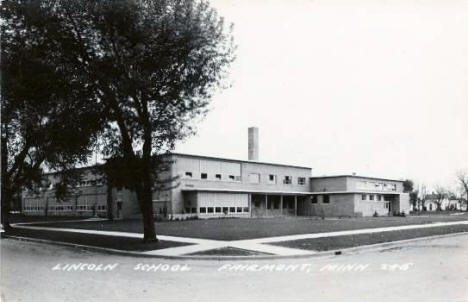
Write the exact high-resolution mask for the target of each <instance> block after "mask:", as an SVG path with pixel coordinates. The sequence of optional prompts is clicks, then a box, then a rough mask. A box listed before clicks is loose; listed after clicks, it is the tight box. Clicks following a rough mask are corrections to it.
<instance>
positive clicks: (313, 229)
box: [38, 213, 468, 240]
mask: <svg viewBox="0 0 468 302" xmlns="http://www.w3.org/2000/svg"><path fill="white" fill-rule="evenodd" d="M460 220H468V215H467V214H466V213H464V214H463V215H457V216H450V215H431V216H427V217H424V216H407V217H365V218H342V219H325V220H322V219H316V218H306V217H296V218H295V217H279V218H249V219H247V218H237V219H236V218H231V219H207V220H187V221H165V222H157V223H156V233H157V234H161V235H170V236H183V237H192V238H204V239H215V240H241V239H252V238H261V237H273V236H284V235H295V234H309V233H322V232H333V231H344V230H356V229H364V228H378V227H390V226H399V225H413V224H426V223H433V222H446V221H460ZM38 225H44V226H48V227H63V228H79V229H92V230H106V231H120V232H134V233H142V232H143V226H142V222H141V220H137V219H134V220H119V221H84V222H58V223H52V224H50V223H48V224H40V223H39V224H38Z"/></svg>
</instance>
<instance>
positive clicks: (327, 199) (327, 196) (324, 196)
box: [323, 195, 330, 203]
mask: <svg viewBox="0 0 468 302" xmlns="http://www.w3.org/2000/svg"><path fill="white" fill-rule="evenodd" d="M323 203H330V195H323Z"/></svg>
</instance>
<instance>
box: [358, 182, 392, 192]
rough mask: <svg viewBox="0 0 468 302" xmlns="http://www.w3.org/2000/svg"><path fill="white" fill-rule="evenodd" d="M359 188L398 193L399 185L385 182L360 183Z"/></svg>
mask: <svg viewBox="0 0 468 302" xmlns="http://www.w3.org/2000/svg"><path fill="white" fill-rule="evenodd" d="M357 188H358V189H361V190H379V191H396V190H397V185H396V184H392V183H385V182H375V181H360V182H358V185H357Z"/></svg>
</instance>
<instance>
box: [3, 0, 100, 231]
mask: <svg viewBox="0 0 468 302" xmlns="http://www.w3.org/2000/svg"><path fill="white" fill-rule="evenodd" d="M1 13H2V19H3V23H2V27H1V44H2V52H1V59H2V65H1V72H2V82H1V85H2V102H1V148H2V149H1V150H2V152H1V154H2V158H1V160H2V165H1V166H2V171H1V172H2V184H1V185H2V192H1V194H2V223H3V224H4V226H5V227H7V228H8V226H9V225H8V220H7V219H8V212H9V203H10V200H11V199H12V198H13V196H14V195H18V194H21V189H22V188H24V187H29V188H31V187H33V186H35V185H40V184H41V182H42V180H43V179H42V172H43V169H44V168H47V169H52V170H53V169H55V170H67V169H70V168H71V167H73V166H74V165H76V164H79V163H81V164H83V163H85V162H86V161H87V157H88V155H89V154H90V153H91V152H92V145H93V143H94V140H95V139H96V135H95V134H96V131H97V129H99V128H100V127H102V125H101V122H102V119H101V118H100V115H101V114H100V112H99V111H97V110H95V109H92V110H91V109H90V108H89V107H88V106H85V104H86V102H87V101H89V100H90V99H92V98H93V95H92V94H93V93H94V92H93V91H92V90H90V89H87V88H86V87H87V86H86V82H87V81H86V79H85V77H86V75H85V74H84V73H82V72H80V71H79V70H76V69H75V66H73V65H72V64H69V62H67V59H66V58H65V57H63V56H62V55H61V53H62V52H63V49H62V47H63V46H62V44H63V43H60V44H59V43H56V41H55V40H56V39H61V38H62V37H66V34H65V33H64V32H63V29H62V28H60V27H59V26H58V24H57V23H56V22H55V21H54V20H55V17H54V15H53V14H50V13H48V12H47V11H44V10H43V9H42V8H41V6H40V3H39V2H21V1H6V2H4V3H2V10H1ZM45 24H48V25H51V26H47V27H45V26H44V25H45Z"/></svg>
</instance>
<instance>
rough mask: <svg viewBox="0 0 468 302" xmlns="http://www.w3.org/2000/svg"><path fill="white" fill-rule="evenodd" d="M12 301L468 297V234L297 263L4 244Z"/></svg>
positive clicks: (4, 281) (6, 297) (6, 286)
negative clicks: (126, 254) (147, 255)
mask: <svg viewBox="0 0 468 302" xmlns="http://www.w3.org/2000/svg"><path fill="white" fill-rule="evenodd" d="M1 244H2V255H1V259H2V268H1V273H2V275H1V286H2V301H7V302H9V301H356V302H358V301H359V302H361V301H392V302H395V301H425V302H428V301H445V302H448V301H468V286H467V284H468V235H457V236H451V237H446V238H442V239H432V240H423V241H417V242H412V243H406V244H402V245H400V246H398V247H393V248H388V249H384V250H382V251H361V252H360V253H358V254H352V255H340V256H326V257H310V258H304V259H289V260H255V261H253V260H251V261H208V260H203V261H196V260H190V261H181V260H161V259H156V258H133V257H123V256H115V255H104V254H98V253H93V252H87V251H81V250H79V249H72V248H64V247H57V246H52V245H46V244H38V243H31V242H20V241H17V240H12V239H4V240H2V241H1Z"/></svg>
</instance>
